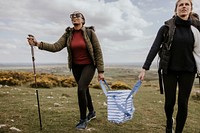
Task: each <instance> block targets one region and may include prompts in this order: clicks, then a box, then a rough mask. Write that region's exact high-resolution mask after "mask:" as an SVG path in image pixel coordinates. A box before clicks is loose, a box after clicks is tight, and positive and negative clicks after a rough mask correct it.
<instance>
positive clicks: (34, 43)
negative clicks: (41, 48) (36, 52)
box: [27, 35, 38, 46]
mask: <svg viewBox="0 0 200 133" xmlns="http://www.w3.org/2000/svg"><path fill="white" fill-rule="evenodd" d="M27 40H28V43H29V45H31V46H38V42H37V40H36V39H35V37H34V36H33V35H28V37H27Z"/></svg>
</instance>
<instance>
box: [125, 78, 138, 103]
mask: <svg viewBox="0 0 200 133" xmlns="http://www.w3.org/2000/svg"><path fill="white" fill-rule="evenodd" d="M141 84H142V81H141V80H138V81H137V83H136V84H135V85H134V87H133V89H132V90H131V92H130V94H129V95H128V97H127V98H126V101H127V100H128V99H129V98H130V97H131V95H132V94H133V93H134V94H136V92H137V91H138V89H139V88H140V86H141Z"/></svg>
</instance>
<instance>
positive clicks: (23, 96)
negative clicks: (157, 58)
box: [0, 68, 200, 133]
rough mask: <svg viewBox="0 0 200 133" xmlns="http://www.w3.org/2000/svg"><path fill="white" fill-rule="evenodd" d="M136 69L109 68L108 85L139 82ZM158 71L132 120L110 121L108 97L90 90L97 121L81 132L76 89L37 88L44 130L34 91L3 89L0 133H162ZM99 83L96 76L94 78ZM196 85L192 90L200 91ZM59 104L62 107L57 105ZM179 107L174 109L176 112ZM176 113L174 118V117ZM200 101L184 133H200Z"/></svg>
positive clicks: (148, 81) (191, 106)
mask: <svg viewBox="0 0 200 133" xmlns="http://www.w3.org/2000/svg"><path fill="white" fill-rule="evenodd" d="M137 74H138V71H137V70H133V69H122V68H120V69H117V68H109V69H107V70H106V73H105V76H106V79H108V81H109V82H114V81H119V80H120V81H124V82H126V83H127V84H129V85H130V86H132V85H133V84H134V83H136V80H137ZM155 75H156V72H155V71H149V72H148V73H147V77H146V80H145V81H144V82H143V84H142V86H141V88H140V89H139V91H138V93H137V94H136V95H135V96H134V106H135V108H136V111H135V113H134V117H133V119H132V120H129V121H127V122H125V123H123V124H114V123H111V122H109V121H108V120H107V106H106V105H105V103H106V97H105V95H104V93H103V91H102V90H100V89H93V88H91V89H90V92H91V95H92V99H93V104H94V107H95V110H96V114H97V118H96V119H95V120H92V121H90V122H89V123H88V127H87V129H86V130H83V131H78V130H76V129H75V125H76V124H77V122H78V120H79V110H78V103H77V90H76V87H72V88H63V87H54V88H51V89H38V91H39V97H40V108H41V116H42V124H43V130H42V131H41V130H40V128H39V119H38V110H37V100H36V94H35V92H36V91H35V89H33V88H29V87H26V86H13V87H10V86H3V87H0V125H1V124H6V127H2V128H0V133H4V132H5V133H13V131H11V130H9V128H10V127H16V128H18V129H20V130H21V132H23V133H79V132H81V133H90V132H92V133H104V132H105V133H129V132H130V133H161V132H164V131H165V114H164V109H163V106H164V96H163V95H160V94H159V90H158V80H157V79H156V76H155ZM94 80H96V76H95V78H94ZM196 82H197V81H195V85H194V88H193V90H199V87H198V86H197V85H196V84H197V83H196ZM55 104H58V105H59V106H58V107H57V106H55ZM176 111H177V105H176V107H175V113H176ZM175 113H174V117H175ZM199 114H200V101H198V100H194V99H193V98H190V101H189V113H188V118H187V121H186V125H185V128H184V133H200V125H199V123H200V119H199Z"/></svg>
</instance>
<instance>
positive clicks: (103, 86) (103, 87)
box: [99, 79, 110, 96]
mask: <svg viewBox="0 0 200 133" xmlns="http://www.w3.org/2000/svg"><path fill="white" fill-rule="evenodd" d="M99 82H100V85H101V88H102V90H103V92H104V94H105V95H106V96H107V91H106V87H105V85H106V86H107V88H108V90H110V87H109V86H108V84H107V82H106V80H105V79H104V80H103V81H102V80H100V81H99ZM103 82H104V84H105V85H104V84H103Z"/></svg>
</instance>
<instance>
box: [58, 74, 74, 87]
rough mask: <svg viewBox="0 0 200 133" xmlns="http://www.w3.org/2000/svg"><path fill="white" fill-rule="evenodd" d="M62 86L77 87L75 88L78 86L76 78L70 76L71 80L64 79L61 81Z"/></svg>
mask: <svg viewBox="0 0 200 133" xmlns="http://www.w3.org/2000/svg"><path fill="white" fill-rule="evenodd" d="M61 86H62V87H75V86H77V84H76V81H75V79H74V77H72V76H70V77H69V78H67V79H63V80H62V81H61Z"/></svg>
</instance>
